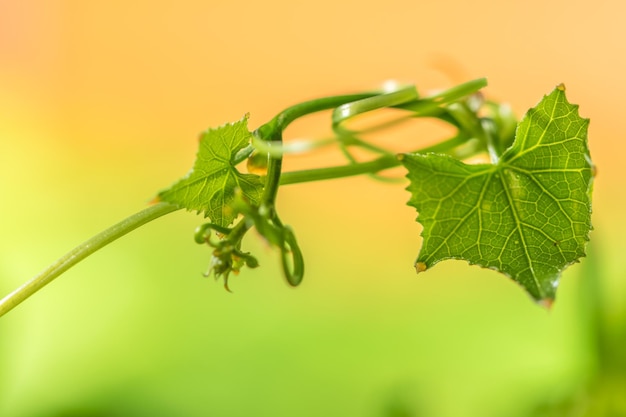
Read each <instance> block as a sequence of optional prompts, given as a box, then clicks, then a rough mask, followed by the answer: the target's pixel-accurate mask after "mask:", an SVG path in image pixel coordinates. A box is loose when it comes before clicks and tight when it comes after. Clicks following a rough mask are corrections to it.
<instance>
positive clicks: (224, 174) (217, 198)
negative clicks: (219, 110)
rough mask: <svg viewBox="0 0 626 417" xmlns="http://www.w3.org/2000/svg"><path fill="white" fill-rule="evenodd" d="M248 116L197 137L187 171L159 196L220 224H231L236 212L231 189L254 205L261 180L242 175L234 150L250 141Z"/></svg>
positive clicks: (258, 199)
mask: <svg viewBox="0 0 626 417" xmlns="http://www.w3.org/2000/svg"><path fill="white" fill-rule="evenodd" d="M251 137H252V134H251V133H250V132H249V131H248V116H244V117H243V118H242V119H241V120H239V121H238V122H235V123H228V124H225V125H223V126H220V127H218V128H215V129H209V130H207V131H206V132H204V133H203V135H202V137H201V138H200V147H199V150H198V155H197V157H196V162H195V163H194V166H193V168H192V169H191V171H190V172H189V173H188V174H187V175H186V176H185V177H184V178H183V179H181V180H180V181H178V182H177V183H176V184H174V185H173V186H172V187H170V188H169V189H167V190H164V191H161V192H160V193H159V199H160V200H162V201H166V202H168V203H172V204H176V205H178V206H179V207H182V208H186V209H187V210H196V211H198V212H203V213H204V215H205V217H208V218H210V219H211V221H212V222H213V223H215V224H218V225H220V226H228V225H229V224H231V223H232V222H233V221H234V220H235V217H236V216H237V212H236V211H235V210H234V209H233V208H232V203H233V200H234V197H235V190H237V189H239V190H241V192H242V194H243V196H244V197H245V198H246V199H247V200H248V201H249V202H250V203H251V204H252V205H257V204H259V201H260V199H261V194H262V192H263V184H264V181H263V179H262V178H261V177H260V176H258V175H252V174H242V173H240V172H239V171H238V170H237V168H236V165H237V162H238V161H237V160H236V156H237V155H238V152H239V151H240V150H242V149H244V148H245V147H246V146H248V145H249V144H250V139H251Z"/></svg>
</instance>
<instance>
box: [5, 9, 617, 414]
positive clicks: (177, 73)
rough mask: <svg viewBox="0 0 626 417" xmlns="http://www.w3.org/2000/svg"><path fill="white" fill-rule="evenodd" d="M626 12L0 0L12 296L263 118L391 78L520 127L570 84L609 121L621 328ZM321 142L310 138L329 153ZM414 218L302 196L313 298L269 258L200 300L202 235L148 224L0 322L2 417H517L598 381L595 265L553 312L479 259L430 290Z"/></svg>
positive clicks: (290, 206) (312, 129) (284, 208)
mask: <svg viewBox="0 0 626 417" xmlns="http://www.w3.org/2000/svg"><path fill="white" fill-rule="evenodd" d="M624 16H626V5H624V3H622V2H620V1H617V0H612V1H601V0H597V1H594V2H583V1H579V0H568V1H551V2H547V1H539V0H530V1H523V2H521V1H516V2H497V1H488V0H476V1H473V2H465V1H438V2H434V1H430V2H419V1H412V2H410V1H394V0H389V1H385V2H375V3H365V2H356V1H346V2H337V1H325V0H318V1H316V2H309V3H303V2H293V1H283V0H273V1H272V0H270V1H265V2H219V3H217V2H211V1H206V2H202V1H177V2H169V1H164V2H147V1H135V2H127V1H108V2H82V1H69V0H68V1H36V0H32V1H21V2H17V1H7V0H5V1H0V196H1V197H0V198H1V203H0V237H1V238H0V293H1V294H5V293H8V292H9V291H10V290H11V289H12V288H14V287H15V286H17V285H19V284H20V283H21V282H23V281H24V280H25V279H27V278H28V277H29V276H31V275H33V274H35V273H37V272H38V271H39V270H41V269H42V268H43V267H44V266H45V265H46V264H47V263H49V262H51V261H52V260H54V259H55V258H56V257H57V256H59V255H61V254H62V253H64V252H65V251H67V250H68V249H69V248H71V247H73V246H74V245H76V244H77V243H79V242H80V241H82V240H84V239H85V238H87V237H89V236H91V235H92V234H94V233H96V232H98V231H99V230H101V229H103V228H105V227H107V226H108V225H110V224H112V223H113V222H115V221H117V220H119V219H121V218H123V217H125V216H126V215H128V214H131V213H132V212H135V211H137V210H139V209H141V208H143V207H144V206H145V204H146V203H147V202H148V201H149V200H150V199H151V198H152V197H153V196H154V195H155V193H156V192H157V191H158V190H160V189H162V188H164V187H166V186H168V185H169V184H171V183H172V182H173V181H175V180H176V179H177V178H178V177H180V176H181V175H182V174H184V173H185V172H186V171H187V170H188V169H189V167H190V166H191V163H192V162H193V158H194V155H195V146H196V137H197V135H198V133H199V132H200V131H202V130H204V129H206V128H207V127H209V126H216V125H220V124H222V123H224V122H228V121H234V120H238V119H239V118H240V117H241V116H242V115H243V114H244V113H246V112H250V113H251V120H250V124H251V127H253V128H254V127H256V126H258V125H260V124H261V123H263V122H265V121H267V120H268V119H269V118H271V117H272V116H273V115H274V114H276V113H277V112H278V111H280V110H281V109H283V108H284V107H286V106H288V105H291V104H294V103H296V102H299V101H303V100H306V99H311V98H315V97H320V96H324V95H332V94H339V93H348V92H354V91H359V90H368V89H372V88H376V87H378V86H379V85H380V84H381V83H382V82H383V81H385V80H388V79H398V80H401V81H407V82H414V83H416V84H417V85H418V88H420V90H423V91H427V90H429V89H436V88H442V87H449V86H451V85H452V84H454V83H459V82H462V81H466V80H468V79H472V78H477V77H483V76H485V77H487V78H488V80H489V87H488V88H487V89H486V93H487V94H488V95H489V96H490V97H492V98H495V99H498V100H503V101H507V102H509V103H511V106H512V107H513V109H514V110H515V111H516V113H517V114H518V115H521V114H523V112H524V111H525V110H526V109H527V108H529V107H531V106H533V105H534V104H536V102H537V101H538V100H539V99H540V98H541V97H542V95H543V94H546V93H548V92H549V91H551V90H552V89H553V88H554V86H555V85H556V84H558V83H560V82H564V83H565V84H566V85H567V88H568V90H567V92H568V98H569V100H570V101H571V102H574V103H578V104H580V113H581V115H582V116H583V117H589V118H590V119H591V125H590V131H589V135H590V136H589V137H590V140H589V144H590V148H591V152H592V157H593V159H594V162H595V163H596V165H597V167H598V172H599V176H598V178H597V181H596V183H595V193H594V217H593V221H594V226H595V231H594V232H593V234H592V240H593V245H594V246H593V248H594V250H595V252H594V255H596V256H597V257H598V264H600V265H601V266H602V274H600V272H598V276H597V277H596V278H597V279H598V280H601V281H602V282H603V285H604V287H605V289H606V292H607V294H608V301H607V303H608V306H609V307H608V308H610V309H612V310H611V311H619V306H620V304H621V303H623V302H624V300H625V299H626V296H625V291H624V288H625V286H624V284H623V281H624V275H625V272H626V262H625V261H624V256H623V253H624V249H626V245H625V244H624V242H623V236H624V235H625V233H626V230H625V226H624V221H623V215H622V213H623V205H624V204H625V203H626V194H625V191H624V187H623V178H624V174H625V172H624V170H625V169H624V167H625V165H626V164H625V163H624V162H623V161H622V160H621V159H623V158H622V154H621V152H624V150H625V146H626V145H625V142H624V139H625V135H624V132H625V128H624V125H623V119H624V116H623V114H622V113H623V109H622V107H623V106H622V102H623V98H624V97H626V84H625V83H624V82H623V78H624V74H626V58H625V57H626V54H625V53H624V52H625V50H624V41H626V25H625V24H624ZM320 120H321V121H318V120H317V119H315V120H314V121H312V122H309V123H306V122H304V123H302V125H299V126H295V127H294V129H293V131H292V132H291V133H292V136H300V135H311V136H316V135H319V134H320V133H321V132H324V131H325V128H326V127H325V125H324V124H323V122H324V121H325V120H323V119H320ZM289 164H290V165H288V167H290V168H291V167H295V166H296V164H297V159H295V160H292V161H291V162H289ZM407 199H408V195H407V194H405V191H404V190H403V187H402V186H398V185H388V184H382V183H378V182H372V181H371V180H369V179H366V178H356V179H346V180H336V181H330V182H325V183H317V184H306V185H300V186H289V187H284V189H281V194H280V207H279V209H280V211H281V213H282V214H281V216H282V218H283V220H284V221H285V222H286V223H288V224H291V225H292V226H293V227H294V229H295V231H296V234H297V236H298V238H299V241H300V242H301V245H302V248H303V251H304V254H305V258H306V261H307V276H306V277H305V283H304V285H303V286H302V287H301V288H299V289H297V290H295V291H294V290H291V289H289V288H287V287H286V285H284V283H283V282H282V278H281V277H280V274H279V270H278V265H277V264H278V260H277V256H276V254H275V253H273V252H272V251H271V250H267V249H266V248H264V247H263V245H262V244H261V243H259V242H257V241H255V240H256V238H255V236H252V235H251V236H250V237H249V238H248V239H247V241H246V242H247V244H248V245H249V247H250V248H252V249H253V250H255V251H256V252H258V253H259V254H260V255H259V256H260V260H261V264H262V268H260V269H259V270H256V271H245V272H242V274H241V275H240V276H238V277H235V278H234V279H233V280H232V285H231V288H232V289H233V290H234V291H235V294H234V295H233V294H228V293H226V292H225V291H222V289H221V286H219V285H214V284H213V282H212V281H206V280H203V279H201V278H200V272H202V270H203V269H204V268H205V266H206V265H207V263H208V258H209V254H208V252H207V250H206V248H202V247H198V246H197V245H195V244H194V243H193V241H192V237H191V233H192V231H193V228H194V227H195V225H196V224H198V223H199V222H200V221H201V219H199V218H196V217H195V216H193V215H191V214H186V213H177V214H174V215H172V216H168V218H166V219H163V220H159V221H157V222H155V223H154V224H151V225H148V226H146V227H144V229H145V230H141V231H138V232H135V233H134V234H133V235H131V236H129V237H127V238H125V239H123V240H122V241H120V242H117V243H115V244H114V245H112V246H111V247H109V248H107V249H106V250H104V251H102V253H99V254H98V255H96V256H94V257H93V259H89V260H88V261H87V262H85V263H84V264H83V265H80V266H78V267H76V268H75V269H73V270H72V271H70V272H68V273H67V274H66V275H65V276H63V277H62V278H61V279H59V281H58V282H55V283H54V284H52V285H51V286H50V287H48V288H46V289H45V290H44V291H42V292H41V293H40V294H37V295H36V296H35V297H34V298H33V299H31V300H29V301H28V302H27V303H26V304H24V305H23V306H20V307H19V308H18V309H16V310H15V311H14V312H12V313H10V315H7V316H6V317H3V318H2V319H0V369H2V371H1V372H0V415H3V416H4V415H7V416H18V417H19V416H35V415H36V416H44V415H46V416H47V415H61V414H60V413H62V412H64V411H67V412H71V411H72V410H83V409H85V410H109V411H111V410H113V411H115V410H118V411H119V410H121V412H123V413H125V415H153V416H154V415H189V416H195V415H198V416H200V415H232V416H236V415H242V416H243V415H299V416H308V415H311V416H313V415H391V414H385V413H386V411H385V410H387V409H388V407H391V406H389V404H392V405H393V404H396V403H397V404H404V405H405V406H406V407H408V408H411V407H412V408H411V409H420V410H428V412H430V414H428V415H437V416H439V415H441V416H448V415H450V416H453V415H481V416H483V415H488V414H486V413H493V414H492V415H509V416H511V415H522V414H514V413H516V412H517V413H523V412H524V411H525V410H524V404H526V405H527V403H528V402H527V401H526V402H525V400H527V398H528V397H529V396H533V395H535V394H537V393H544V394H545V393H546V392H547V393H548V394H554V395H558V394H559V393H560V392H561V391H566V390H567V389H568V387H569V386H570V385H571V384H573V383H572V382H571V381H576V380H577V379H580V378H583V377H584V375H585V372H586V370H587V366H588V361H589V359H588V357H587V356H586V353H585V348H584V347H585V342H584V335H581V332H580V331H579V329H578V328H577V316H576V315H575V314H576V313H575V311H576V309H577V304H576V302H577V301H576V300H577V297H578V290H579V287H580V281H581V280H582V279H583V278H584V277H583V275H584V274H582V273H580V271H581V269H580V268H581V266H579V265H576V266H573V267H572V268H571V269H570V270H568V271H567V272H565V274H564V275H563V280H562V285H561V288H560V292H559V299H558V300H557V303H556V304H555V307H554V308H553V310H552V312H550V313H546V312H545V311H543V310H541V309H539V308H537V307H535V306H534V305H533V304H532V303H531V302H530V301H529V299H528V297H527V296H526V295H525V294H524V293H523V292H522V291H521V289H520V288H519V287H517V286H516V285H514V284H512V283H511V282H509V281H508V280H507V279H506V278H503V277H501V276H498V275H497V274H495V273H494V272H492V271H486V270H481V269H478V268H476V267H468V266H466V265H465V264H464V263H462V262H447V263H443V264H441V265H438V266H437V268H435V269H433V270H432V271H429V273H428V274H423V275H420V276H419V277H415V275H414V270H413V269H412V268H411V265H412V261H413V259H414V258H415V256H416V255H417V251H418V249H419V244H420V239H419V230H420V229H419V227H418V226H417V224H416V223H415V222H414V218H415V216H416V214H415V212H414V210H413V209H412V208H410V207H407V206H406V205H405V202H406V200H407ZM611 306H614V307H611ZM615 314H618V313H615ZM33 398H37V400H36V401H33ZM449 398H455V401H447V400H446V399H449ZM520 404H521V405H520ZM107 407H108V408H107ZM116 407H117V408H116ZM68 410H69V411H68ZM513 410H515V411H513ZM55 413H56V414H55ZM159 413H161V414H159ZM168 413H169V414H168ZM459 413H462V414H459ZM67 415H70V414H67ZM71 415H74V414H71ZM76 415H80V414H76ZM416 415H417V414H416Z"/></svg>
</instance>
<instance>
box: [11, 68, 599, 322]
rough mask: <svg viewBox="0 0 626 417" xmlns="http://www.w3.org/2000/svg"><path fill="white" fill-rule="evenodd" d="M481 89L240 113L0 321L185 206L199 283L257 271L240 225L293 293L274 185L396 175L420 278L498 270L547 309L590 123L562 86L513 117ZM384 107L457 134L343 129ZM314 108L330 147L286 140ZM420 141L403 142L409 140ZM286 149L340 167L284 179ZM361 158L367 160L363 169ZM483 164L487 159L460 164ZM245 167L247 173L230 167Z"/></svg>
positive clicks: (580, 227)
mask: <svg viewBox="0 0 626 417" xmlns="http://www.w3.org/2000/svg"><path fill="white" fill-rule="evenodd" d="M486 85H487V82H486V80H485V79H477V80H473V81H469V82H466V83H463V84H460V85H457V86H454V87H452V88H449V89H447V90H443V91H440V92H437V93H434V94H430V95H421V94H420V92H418V90H417V88H416V87H415V86H414V85H407V86H398V85H395V84H393V85H391V86H390V87H388V88H384V89H382V90H380V91H371V92H363V93H357V94H348V95H338V96H331V97H323V98H319V99H315V100H310V101H305V102H302V103H299V104H296V105H294V106H291V107H288V108H287V109H285V110H283V111H281V112H280V113H278V114H277V115H276V116H275V117H274V118H273V119H271V120H270V121H268V122H267V123H265V124H263V125H261V126H260V127H258V128H257V129H255V130H252V131H251V130H249V128H248V116H247V115H245V116H244V117H243V118H242V119H240V120H238V121H236V122H234V123H228V124H225V125H223V126H220V127H217V128H212V129H208V130H207V131H205V132H204V133H203V134H202V136H201V140H200V144H199V150H198V153H197V158H196V161H195V163H194V165H193V167H192V169H191V170H190V171H189V173H188V174H187V175H185V176H184V177H183V178H182V179H180V180H179V181H178V182H176V183H174V184H173V185H172V186H171V187H169V188H167V189H164V190H162V191H161V192H159V193H158V195H157V198H156V202H155V203H154V204H153V205H151V206H149V207H147V208H146V209H144V210H142V211H140V212H138V213H136V214H133V215H131V216H130V217H128V218H127V219H125V220H123V221H121V222H119V223H117V224H115V225H113V226H112V227H110V228H108V229H106V230H105V231H103V232H101V233H99V234H98V235H96V236H94V237H92V238H91V239H89V240H87V241H86V242H84V243H82V244H81V245H79V246H77V247H76V248H75V249H73V250H71V251H70V252H68V253H67V254H66V255H64V256H63V257H61V258H59V259H58V260H57V261H56V262H55V263H53V264H52V265H50V266H49V267H48V268H46V269H45V270H43V271H42V272H41V273H40V274H39V275H37V276H35V277H33V278H32V279H31V280H29V281H27V282H26V283H24V284H23V285H22V286H21V287H19V288H17V289H16V290H15V291H13V292H12V293H10V294H8V295H7V296H6V297H4V298H3V299H2V300H0V316H2V315H4V314H6V313H7V312H9V311H10V310H11V309H13V308H14V307H16V306H17V305H19V304H20V303H21V302H22V301H24V300H25V299H27V298H28V297H30V296H31V295H33V294H34V293H35V292H37V291H38V290H39V289H41V288H42V287H43V286H45V285H46V284H48V283H50V282H51V281H52V280H54V279H55V278H56V277H58V276H59V275H61V274H62V273H63V272H65V271H67V270H68V269H69V268H71V267H72V266H74V265H76V264H77V263H78V262H80V261H82V260H83V259H85V258H86V257H88V256H89V255H91V254H92V253H94V252H96V251H98V250H99V249H101V248H103V247H104V246H106V245H107V244H109V243H111V242H112V241H114V240H116V239H117V238H119V237H121V236H123V235H125V234H127V233H129V232H130V231H132V230H134V229H136V228H138V227H140V226H143V225H144V224H146V223H148V222H150V221H152V220H155V219H157V218H159V217H161V216H163V215H166V214H169V213H172V212H174V211H177V210H182V209H185V210H188V211H193V212H196V213H198V214H200V215H202V216H204V218H206V219H207V220H208V221H207V222H206V223H204V224H202V225H200V226H199V227H198V228H197V229H196V231H195V235H194V238H195V241H196V242H197V243H199V244H202V245H206V246H208V247H209V250H210V252H211V261H210V265H209V268H208V271H207V273H206V274H207V275H213V276H214V277H215V278H216V279H222V280H223V284H224V286H225V287H226V289H228V288H229V287H228V285H229V279H230V278H231V277H232V275H233V274H237V273H239V271H240V270H242V269H243V268H245V267H247V268H256V267H257V266H258V265H259V262H258V261H257V259H256V257H255V256H254V255H253V254H251V253H249V252H247V251H246V249H245V245H244V238H245V237H246V235H247V233H248V232H249V231H250V230H251V229H256V231H257V232H258V234H259V235H260V236H262V238H263V239H265V240H266V241H267V242H268V243H269V244H270V245H271V246H272V247H274V248H276V250H277V252H278V253H279V254H280V262H281V264H282V269H283V272H284V276H285V278H286V281H287V283H288V284H289V285H292V286H297V285H299V284H300V283H301V281H302V279H303V277H304V274H305V268H304V259H305V257H304V255H303V253H302V252H301V250H300V247H299V245H298V242H297V239H296V235H295V232H294V231H293V230H292V228H290V227H289V226H288V225H286V224H285V223H283V221H282V220H281V217H280V216H279V214H278V208H277V206H276V197H277V195H278V192H279V190H280V187H281V186H283V185H288V184H298V183H304V182H311V181H322V180H328V179H333V178H343V177H349V176H355V175H372V176H377V175H378V174H379V173H381V172H382V171H385V170H387V169H390V168H395V167H404V169H405V170H406V179H407V182H406V183H407V184H408V186H407V187H406V189H407V191H408V192H409V195H408V197H407V199H408V204H409V205H410V206H412V207H414V208H415V209H416V211H417V213H418V216H417V222H419V223H420V224H421V225H422V234H421V237H422V247H421V250H420V252H419V254H418V256H417V259H416V260H415V262H414V267H415V270H416V271H417V272H418V273H423V272H425V271H428V270H430V269H431V268H432V267H433V266H434V265H436V264H437V263H438V262H440V261H442V260H446V259H462V260H465V261H467V262H468V263H469V264H475V265H479V266H481V267H485V268H490V269H493V270H496V271H499V272H501V273H502V274H504V275H505V276H507V277H509V278H510V279H512V280H513V281H515V282H517V283H518V284H519V285H520V286H521V287H522V288H523V289H524V290H525V291H526V292H527V293H528V294H529V295H530V297H531V298H532V299H534V300H535V301H537V302H539V303H541V304H543V305H550V304H551V303H552V302H553V300H554V298H555V296H556V290H557V287H558V283H559V278H560V276H561V273H562V272H563V270H565V268H567V267H568V266H569V265H571V264H573V263H575V262H578V261H579V259H580V258H581V257H583V256H585V246H586V243H587V242H588V240H589V232H590V230H591V191H592V183H593V177H594V167H593V164H592V162H591V158H590V155H589V150H588V146H587V127H588V123H589V121H588V119H584V118H581V117H580V116H579V114H578V106H577V105H573V104H570V103H569V102H568V101H567V98H566V93H565V87H564V86H563V85H559V86H557V87H556V88H555V89H554V90H553V91H552V92H550V93H549V94H547V95H546V96H544V97H543V98H542V99H541V101H540V102H539V103H538V104H537V105H536V106H535V107H533V108H531V109H530V110H528V112H527V113H526V114H525V115H524V116H523V117H522V119H521V120H520V121H519V122H518V121H517V120H516V119H515V117H514V116H513V114H512V113H511V111H510V109H509V107H508V106H507V105H505V104H502V103H498V102H495V101H491V100H488V99H486V98H485V97H484V96H483V94H482V93H481V91H480V90H481V89H482V88H484V87H485V86H486ZM385 108H393V109H398V110H402V114H403V115H404V117H402V118H400V119H399V120H398V121H397V122H398V123H401V122H406V121H412V120H419V119H424V118H429V119H436V120H439V121H440V122H442V123H444V124H447V125H449V126H451V127H452V128H453V129H454V134H453V135H451V136H450V137H448V138H445V139H443V140H441V141H440V142H438V143H436V144H434V145H430V146H427V147H419V146H417V145H416V146H415V149H414V150H413V151H412V152H405V153H401V154H397V153H395V152H393V151H392V150H390V149H385V148H382V147H380V146H379V145H375V144H374V143H372V142H371V141H368V140H366V139H365V136H366V135H365V133H369V132H372V131H375V132H377V133H378V134H381V135H382V134H384V132H385V128H387V127H388V124H381V125H380V126H373V127H369V128H368V129H367V130H354V129H351V128H350V124H349V123H348V121H349V120H350V119H352V118H354V117H356V116H360V115H364V114H368V113H370V112H373V111H375V110H379V109H385ZM320 111H331V112H332V117H331V127H332V132H333V135H332V137H331V138H330V139H325V140H319V141H315V140H311V141H308V142H305V143H298V144H290V143H283V132H284V131H285V129H286V128H287V127H288V126H289V125H290V124H291V123H292V122H294V121H295V120H297V119H299V118H301V117H304V116H307V115H309V114H312V113H316V112H320ZM418 139H419V138H406V143H411V141H414V142H416V143H417V142H420V141H419V140H418ZM296 145H297V149H298V151H300V152H301V151H311V150H314V149H317V148H318V147H320V146H336V147H338V148H339V149H340V150H341V152H342V153H343V155H344V156H345V158H346V163H345V164H343V165H339V166H323V167H319V168H315V169H307V170H299V171H290V172H283V168H282V162H283V158H285V157H288V156H289V153H290V152H291V151H292V150H293V149H294V148H295V147H296ZM358 150H366V151H367V152H368V154H369V155H372V156H371V158H370V159H369V160H366V161H362V160H360V159H359V158H357V157H356V151H358ZM481 155H484V156H486V157H487V158H488V160H489V163H469V162H468V160H470V159H472V160H475V157H477V156H481ZM246 161H247V163H248V170H247V171H248V172H241V171H240V168H239V167H240V166H242V165H243V164H242V163H243V162H246ZM390 186H391V185H390ZM417 239H418V237H417V236H416V240H417Z"/></svg>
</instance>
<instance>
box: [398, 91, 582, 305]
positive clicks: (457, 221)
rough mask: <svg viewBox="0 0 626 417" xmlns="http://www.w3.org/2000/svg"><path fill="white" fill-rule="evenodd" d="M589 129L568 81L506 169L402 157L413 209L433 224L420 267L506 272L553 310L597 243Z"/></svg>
mask: <svg viewBox="0 0 626 417" xmlns="http://www.w3.org/2000/svg"><path fill="white" fill-rule="evenodd" d="M588 124H589V120H588V119H583V118H581V117H580V116H579V115H578V106H576V105H572V104H570V103H569V102H568V101H567V99H566V97H565V88H564V87H563V86H562V85H561V86H559V87H557V88H556V89H555V90H554V91H553V92H552V93H550V94H549V95H547V96H545V97H544V98H543V100H541V102H540V103H539V104H538V105H537V106H536V107H535V108H532V109H530V110H529V111H528V113H527V114H526V115H525V116H524V118H523V119H522V121H521V122H520V123H519V125H518V127H517V132H516V138H515V141H514V142H513V144H512V145H511V147H510V148H508V149H507V150H506V151H505V152H504V153H503V154H502V155H501V157H500V160H499V161H498V162H497V163H496V164H479V165H468V164H465V163H463V162H460V161H458V160H456V159H453V158H451V157H448V156H444V155H436V154H404V155H401V159H402V163H403V164H404V166H405V167H406V168H407V169H408V171H409V173H408V175H407V177H408V178H409V180H410V181H411V183H410V185H409V187H408V188H407V189H408V190H409V191H410V192H411V193H412V197H411V199H410V201H409V203H408V204H409V205H411V206H413V207H415V208H416V209H417V211H418V212H419V216H418V218H417V221H418V222H419V223H421V224H422V226H423V231H422V237H423V245H422V249H421V251H420V253H419V256H418V258H417V261H416V264H415V266H416V270H417V271H418V272H421V271H424V270H426V269H428V268H430V267H432V266H433V265H434V264H436V263H437V262H439V261H441V260H444V259H464V260H466V261H468V262H469V263H470V264H477V265H480V266H482V267H486V268H490V269H495V270H497V271H500V272H502V273H504V274H505V275H507V276H509V277H511V278H512V279H514V280H515V281H517V282H518V283H519V284H521V285H522V286H523V287H524V288H525V289H526V291H527V292H528V293H529V294H530V295H531V296H532V297H533V298H534V299H535V300H538V301H543V302H545V303H547V304H549V303H550V302H551V301H552V300H553V299H554V297H555V293H556V287H557V285H558V281H559V276H560V274H561V272H562V271H563V270H564V269H565V268H566V267H567V266H569V265H570V264H572V263H574V262H577V260H578V259H579V258H580V257H582V256H585V245H586V242H587V241H588V240H589V237H588V235H589V231H590V230H591V184H592V181H593V166H592V163H591V159H590V157H589V150H588V148H587V126H588Z"/></svg>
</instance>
